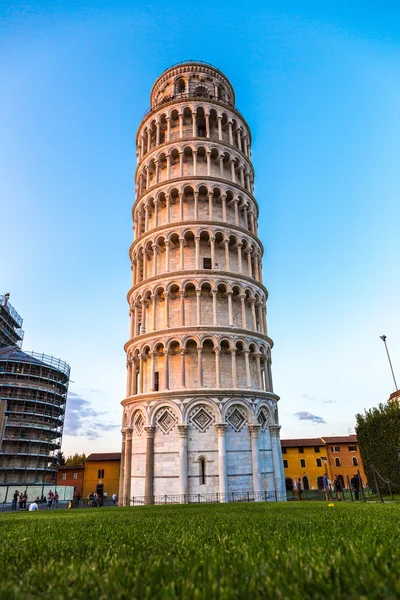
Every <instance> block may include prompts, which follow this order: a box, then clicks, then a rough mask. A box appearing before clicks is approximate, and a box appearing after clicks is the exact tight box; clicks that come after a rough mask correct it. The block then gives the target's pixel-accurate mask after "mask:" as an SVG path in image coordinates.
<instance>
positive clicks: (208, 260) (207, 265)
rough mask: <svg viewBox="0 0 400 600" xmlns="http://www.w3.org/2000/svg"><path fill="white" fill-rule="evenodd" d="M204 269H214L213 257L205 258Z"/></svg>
mask: <svg viewBox="0 0 400 600" xmlns="http://www.w3.org/2000/svg"><path fill="white" fill-rule="evenodd" d="M203 269H212V264H211V258H203Z"/></svg>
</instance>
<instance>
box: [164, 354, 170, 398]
mask: <svg viewBox="0 0 400 600" xmlns="http://www.w3.org/2000/svg"><path fill="white" fill-rule="evenodd" d="M163 354H164V389H166V390H169V350H163Z"/></svg>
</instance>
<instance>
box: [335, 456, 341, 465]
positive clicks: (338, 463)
mask: <svg viewBox="0 0 400 600" xmlns="http://www.w3.org/2000/svg"><path fill="white" fill-rule="evenodd" d="M335 466H336V467H340V458H335Z"/></svg>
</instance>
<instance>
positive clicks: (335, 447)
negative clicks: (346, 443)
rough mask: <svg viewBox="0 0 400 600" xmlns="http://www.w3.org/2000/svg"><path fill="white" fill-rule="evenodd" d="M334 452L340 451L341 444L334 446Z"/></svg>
mask: <svg viewBox="0 0 400 600" xmlns="http://www.w3.org/2000/svg"><path fill="white" fill-rule="evenodd" d="M332 452H340V446H332Z"/></svg>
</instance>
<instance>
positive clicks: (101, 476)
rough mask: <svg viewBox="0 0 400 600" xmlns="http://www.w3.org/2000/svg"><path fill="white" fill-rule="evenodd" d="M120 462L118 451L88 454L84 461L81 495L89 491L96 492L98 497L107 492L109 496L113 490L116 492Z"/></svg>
mask: <svg viewBox="0 0 400 600" xmlns="http://www.w3.org/2000/svg"><path fill="white" fill-rule="evenodd" d="M120 462H121V453H120V452H107V453H101V454H90V455H89V456H88V457H87V459H86V462H85V475H84V480H83V497H84V498H86V497H87V496H88V495H89V494H90V493H91V492H93V493H94V492H96V493H97V495H98V496H99V497H103V495H104V492H107V496H108V497H109V498H111V496H112V494H113V493H114V492H115V493H116V494H118V487H119V474H120Z"/></svg>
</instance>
